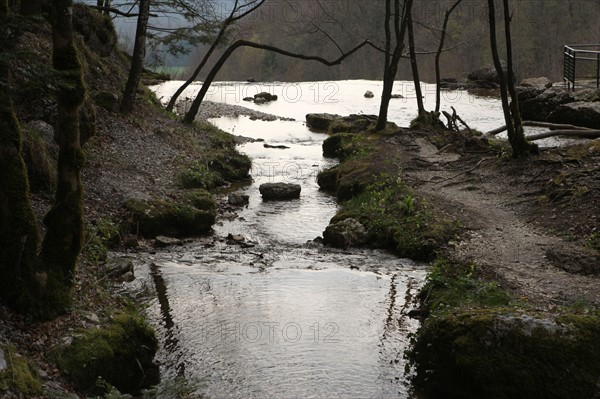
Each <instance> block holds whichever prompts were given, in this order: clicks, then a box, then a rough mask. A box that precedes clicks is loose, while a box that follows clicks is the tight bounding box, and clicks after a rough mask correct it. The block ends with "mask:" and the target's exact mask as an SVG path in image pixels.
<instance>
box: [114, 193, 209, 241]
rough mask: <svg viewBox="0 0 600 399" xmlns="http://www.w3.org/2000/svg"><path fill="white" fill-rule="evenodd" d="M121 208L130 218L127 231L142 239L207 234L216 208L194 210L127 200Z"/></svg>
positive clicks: (182, 205) (169, 203) (159, 202)
mask: <svg viewBox="0 0 600 399" xmlns="http://www.w3.org/2000/svg"><path fill="white" fill-rule="evenodd" d="M125 209H126V210H127V211H128V212H129V213H130V215H131V223H130V226H131V230H132V232H133V233H139V234H141V235H143V236H144V237H156V236H157V235H167V236H189V235H198V234H205V233H208V232H209V231H210V229H211V227H212V225H213V224H214V223H215V218H216V209H215V208H213V209H198V208H196V207H195V206H193V205H190V204H188V203H175V202H173V201H166V200H158V199H155V200H151V201H141V200H137V199H130V200H128V201H127V202H126V203H125Z"/></svg>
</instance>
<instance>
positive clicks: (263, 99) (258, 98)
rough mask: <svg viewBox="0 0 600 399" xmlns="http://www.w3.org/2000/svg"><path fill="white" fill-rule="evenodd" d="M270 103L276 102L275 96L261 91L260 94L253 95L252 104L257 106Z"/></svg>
mask: <svg viewBox="0 0 600 399" xmlns="http://www.w3.org/2000/svg"><path fill="white" fill-rule="evenodd" d="M271 101H277V96H276V95H275V94H271V93H267V92H266V91H263V92H262V93H258V94H255V95H254V102H255V103H257V104H260V103H269V102H271Z"/></svg>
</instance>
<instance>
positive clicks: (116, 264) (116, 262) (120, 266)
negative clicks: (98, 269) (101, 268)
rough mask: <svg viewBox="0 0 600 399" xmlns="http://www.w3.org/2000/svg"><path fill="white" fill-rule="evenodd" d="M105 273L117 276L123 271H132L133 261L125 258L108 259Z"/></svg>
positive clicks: (123, 272) (113, 276)
mask: <svg viewBox="0 0 600 399" xmlns="http://www.w3.org/2000/svg"><path fill="white" fill-rule="evenodd" d="M106 270H107V274H108V275H109V276H110V277H112V278H119V277H121V276H122V275H124V274H125V273H129V272H133V262H132V261H131V260H130V259H127V258H116V259H111V260H109V261H108V263H107V265H106Z"/></svg>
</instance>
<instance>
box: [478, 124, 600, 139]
mask: <svg viewBox="0 0 600 399" xmlns="http://www.w3.org/2000/svg"><path fill="white" fill-rule="evenodd" d="M523 126H529V127H547V128H548V129H550V130H582V131H586V130H587V131H589V130H593V129H590V128H589V127H583V126H575V125H566V124H560V123H549V122H537V121H523ZM505 130H506V125H504V126H500V127H499V128H496V129H494V130H490V131H489V132H487V133H486V134H485V135H486V136H495V135H497V134H500V133H502V132H504V131H505Z"/></svg>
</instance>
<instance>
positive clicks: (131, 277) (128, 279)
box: [119, 272, 135, 283]
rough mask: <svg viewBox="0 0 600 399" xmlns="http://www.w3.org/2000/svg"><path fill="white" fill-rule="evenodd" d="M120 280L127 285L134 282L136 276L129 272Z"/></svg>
mask: <svg viewBox="0 0 600 399" xmlns="http://www.w3.org/2000/svg"><path fill="white" fill-rule="evenodd" d="M119 280H120V281H123V282H126V283H131V282H132V281H133V280H135V275H134V274H133V272H127V273H125V274H124V275H122V276H121V278H120V279H119Z"/></svg>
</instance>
